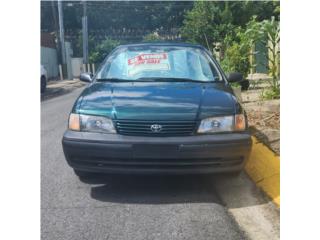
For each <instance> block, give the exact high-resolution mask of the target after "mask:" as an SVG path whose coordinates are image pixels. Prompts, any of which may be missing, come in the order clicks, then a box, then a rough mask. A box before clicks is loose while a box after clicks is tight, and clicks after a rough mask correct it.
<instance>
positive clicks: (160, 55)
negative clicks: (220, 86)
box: [95, 45, 222, 81]
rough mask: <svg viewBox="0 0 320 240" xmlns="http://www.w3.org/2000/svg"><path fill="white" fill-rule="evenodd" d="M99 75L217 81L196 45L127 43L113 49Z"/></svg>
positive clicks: (217, 75) (209, 61)
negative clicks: (127, 45)
mask: <svg viewBox="0 0 320 240" xmlns="http://www.w3.org/2000/svg"><path fill="white" fill-rule="evenodd" d="M95 78H96V79H97V80H99V79H105V80H108V79H119V80H121V79H122V80H123V79H125V80H133V81H134V80H139V79H140V80H141V79H144V80H148V79H160V80H161V79H167V80H169V81H170V80H171V81H174V80H175V79H189V80H194V81H221V80H222V77H221V74H220V73H219V71H218V70H217V67H216V66H215V63H214V62H213V61H212V59H210V57H209V56H208V54H207V53H206V52H205V51H203V50H201V49H198V48H192V47H178V46H152V45H150V46H148V45H146V46H129V47H122V48H120V49H118V50H116V51H115V52H114V53H113V54H112V55H111V56H109V57H108V59H107V61H106V62H105V63H104V64H103V66H102V67H101V68H100V70H99V71H98V72H97V74H96V77H95Z"/></svg>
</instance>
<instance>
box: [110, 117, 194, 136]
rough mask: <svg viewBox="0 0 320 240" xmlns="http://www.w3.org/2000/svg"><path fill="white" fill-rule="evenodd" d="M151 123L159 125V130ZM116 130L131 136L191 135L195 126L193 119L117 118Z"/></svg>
mask: <svg viewBox="0 0 320 240" xmlns="http://www.w3.org/2000/svg"><path fill="white" fill-rule="evenodd" d="M152 125H158V128H159V125H160V126H161V130H159V129H158V131H157V129H153V130H152ZM115 126H116V129H117V132H118V133H119V134H123V135H132V136H185V135H191V134H192V133H193V132H194V130H195V126H196V122H195V121H140V120H117V121H115Z"/></svg>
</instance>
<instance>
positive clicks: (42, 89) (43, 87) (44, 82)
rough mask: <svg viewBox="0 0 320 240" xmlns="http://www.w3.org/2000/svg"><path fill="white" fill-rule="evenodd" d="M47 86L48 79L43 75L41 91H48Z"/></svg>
mask: <svg viewBox="0 0 320 240" xmlns="http://www.w3.org/2000/svg"><path fill="white" fill-rule="evenodd" d="M46 87H47V79H46V77H45V76H41V93H44V92H45V91H46Z"/></svg>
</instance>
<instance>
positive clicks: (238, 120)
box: [234, 114, 246, 131]
mask: <svg viewBox="0 0 320 240" xmlns="http://www.w3.org/2000/svg"><path fill="white" fill-rule="evenodd" d="M234 128H235V130H236V131H242V130H245V129H246V119H245V117H244V115H243V114H236V116H235V124H234Z"/></svg>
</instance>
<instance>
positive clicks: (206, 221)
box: [41, 89, 274, 240]
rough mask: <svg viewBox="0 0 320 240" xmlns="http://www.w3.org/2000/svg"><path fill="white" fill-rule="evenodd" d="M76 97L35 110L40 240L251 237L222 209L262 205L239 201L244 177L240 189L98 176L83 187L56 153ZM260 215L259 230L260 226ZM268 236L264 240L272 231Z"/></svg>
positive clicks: (206, 182)
mask: <svg viewBox="0 0 320 240" xmlns="http://www.w3.org/2000/svg"><path fill="white" fill-rule="evenodd" d="M81 90H82V89H77V90H75V91H73V92H71V93H68V94H66V95H63V96H59V97H56V98H54V99H50V100H47V101H43V102H42V103H41V239H43V240H44V239H54V240H57V239H61V240H62V239H63V240H67V239H76V240H81V239H88V240H89V239H90V240H95V239H108V240H111V239H117V240H119V239H128V240H129V239H130V240H134V239H166V240H168V239H196V240H202V239H210V240H214V239H223V240H227V239H232V240H233V239H246V237H247V236H248V235H250V234H247V233H245V232H244V230H243V229H244V228H245V226H246V224H247V222H250V219H252V218H251V217H250V214H249V215H248V211H247V210H246V214H247V215H246V216H245V217H246V218H247V219H246V220H245V221H244V222H245V223H246V224H242V223H241V221H240V224H239V223H237V222H238V221H236V220H235V219H234V217H233V216H232V215H231V213H230V211H228V209H229V207H227V206H228V204H229V203H230V204H231V207H233V208H234V209H241V208H242V207H245V208H246V209H247V207H250V206H255V205H263V204H265V202H264V200H261V199H260V197H259V198H256V197H255V198H254V200H252V198H251V199H249V200H248V199H247V197H245V201H244V200H243V198H241V197H239V196H240V195H239V194H241V193H240V192H239V189H241V187H239V185H241V184H244V183H243V182H245V184H246V185H247V183H248V180H247V179H246V178H245V179H243V178H244V177H241V178H242V180H241V181H240V182H242V183H240V184H239V181H237V183H236V184H231V185H230V182H225V180H221V179H218V180H215V179H213V178H209V177H199V176H198V177H170V178H168V177H166V178H161V177H136V178H133V177H113V178H112V179H109V178H105V177H103V176H97V177H96V178H94V179H91V180H89V181H87V182H81V181H80V180H79V179H78V178H77V177H76V176H75V175H74V174H73V171H72V169H71V168H70V167H69V166H68V165H67V163H66V161H65V159H64V155H63V152H62V147H61V138H62V135H63V132H64V131H65V129H66V127H67V119H68V114H69V112H70V110H71V107H72V104H73V102H74V101H75V99H76V97H77V96H78V95H79V93H80V91H81ZM221 181H224V182H221ZM217 184H218V187H217ZM252 188H253V186H252V185H250V186H249V190H248V192H250V194H252V191H253V190H252ZM226 190H230V191H227V193H226ZM232 193H234V194H238V195H234V194H232ZM230 194H231V195H230ZM228 196H229V197H228ZM230 196H232V197H230ZM228 199H229V200H228ZM238 212H239V211H238ZM238 212H237V213H238ZM238 215H239V214H236V215H235V216H238ZM240 215H241V214H240ZM262 215H263V219H262V218H260V219H259V218H258V220H257V221H258V222H259V221H260V222H261V221H262V222H263V221H266V219H265V216H264V215H265V214H264V213H263V214H262ZM241 216H242V215H241ZM241 216H240V218H241ZM267 220H268V221H269V220H270V221H274V220H273V219H269V218H268V219H267ZM255 224H256V223H254V222H253V223H252V224H251V225H250V227H251V228H253V230H252V232H253V233H254V234H256V232H259V231H260V230H259V229H258V230H257V228H256V227H255ZM239 225H243V226H242V227H239ZM252 225H253V226H252ZM264 225H266V224H264ZM270 229H271V230H270ZM270 229H266V232H268V234H269V232H270V231H274V227H273V226H271V227H270ZM249 230H250V228H249ZM261 231H262V230H261ZM258 235H259V234H258ZM251 236H252V235H251ZM266 236H267V235H266ZM267 237H268V236H267ZM260 239H263V238H260ZM266 239H267V238H266ZM268 239H273V238H272V237H271V238H270V236H269V237H268Z"/></svg>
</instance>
